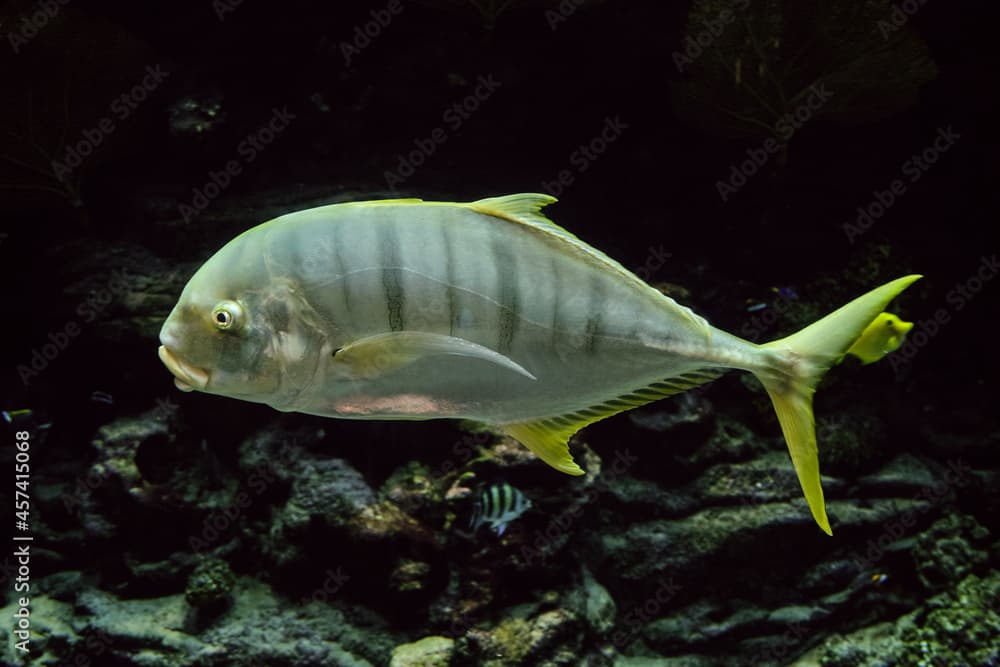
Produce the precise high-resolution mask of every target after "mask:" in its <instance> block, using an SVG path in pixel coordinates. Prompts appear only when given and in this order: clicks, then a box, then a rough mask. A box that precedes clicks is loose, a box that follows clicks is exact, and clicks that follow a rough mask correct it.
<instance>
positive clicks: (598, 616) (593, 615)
mask: <svg viewBox="0 0 1000 667" xmlns="http://www.w3.org/2000/svg"><path fill="white" fill-rule="evenodd" d="M583 593H584V618H585V620H586V621H587V625H589V626H590V629H591V630H593V631H594V632H595V633H597V634H598V635H606V634H608V633H609V632H610V631H611V629H612V628H613V627H614V625H615V614H616V613H617V607H616V606H615V600H614V598H612V597H611V593H609V592H608V589H606V588H605V587H604V586H602V585H601V584H600V582H598V581H597V579H595V578H594V576H593V575H592V574H591V573H590V570H588V569H587V568H583Z"/></svg>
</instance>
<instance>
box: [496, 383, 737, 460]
mask: <svg viewBox="0 0 1000 667" xmlns="http://www.w3.org/2000/svg"><path fill="white" fill-rule="evenodd" d="M724 372H725V371H723V370H720V369H716V368H705V369H701V370H697V371H693V372H691V373H685V374H684V375H678V376H676V377H672V378H666V379H664V380H661V381H659V382H654V383H653V384H650V385H647V386H645V387H640V388H639V389H635V390H633V391H631V392H629V393H627V394H622V395H621V396H618V397H616V398H612V399H609V400H607V401H604V402H603V403H598V404H596V405H593V406H591V407H589V408H584V409H582V410H576V411H575V412H570V413H567V414H564V415H556V416H552V417H542V418H540V419H535V420H532V421H526V422H519V423H516V424H503V425H501V427H500V428H502V429H503V431H504V433H506V434H507V435H509V436H510V437H512V438H514V439H515V440H517V441H518V442H520V443H521V444H523V445H524V446H525V447H527V448H528V449H530V450H531V451H533V452H534V453H535V455H536V456H538V458H540V459H542V460H543V461H545V462H546V463H548V464H549V465H550V466H552V467H553V468H555V469H556V470H559V471H560V472H564V473H566V474H568V475H582V474H584V471H583V469H581V468H580V466H579V465H577V464H576V461H574V460H573V457H572V455H570V453H569V439H570V438H571V437H573V434H574V433H576V432H577V431H579V430H580V429H581V428H583V427H584V426H588V425H590V424H593V423H594V422H596V421H600V420H602V419H605V418H606V417H610V416H612V415H616V414H618V413H619V412H625V411H626V410H631V409H632V408H637V407H639V406H642V405H646V404H647V403H652V402H653V401H658V400H660V399H661V398H667V397H668V396H674V395H675V394H680V393H682V392H685V391H687V390H688V389H691V388H692V387H696V386H698V385H700V384H704V383H706V382H711V381H712V380H714V379H716V378H717V377H719V376H720V375H722V374H723V373H724Z"/></svg>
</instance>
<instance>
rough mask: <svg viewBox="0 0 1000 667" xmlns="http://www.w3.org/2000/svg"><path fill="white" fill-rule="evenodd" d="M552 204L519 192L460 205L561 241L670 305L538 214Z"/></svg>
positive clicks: (543, 197) (539, 196)
mask: <svg viewBox="0 0 1000 667" xmlns="http://www.w3.org/2000/svg"><path fill="white" fill-rule="evenodd" d="M556 201H558V200H557V199H556V198H555V197H553V196H551V195H543V194H538V193H537V192H523V193H520V194H516V195H505V196H503V197H490V198H488V199H480V200H479V201H474V202H470V203H468V204H463V206H465V207H467V208H470V209H472V210H474V211H477V212H479V213H482V214H483V215H491V216H493V217H495V218H501V219H503V220H509V221H511V222H516V223H518V224H522V225H526V226H528V227H532V228H534V229H537V230H540V231H542V232H545V233H547V234H549V235H551V236H554V237H556V238H559V239H562V240H563V241H565V242H567V243H569V244H570V245H571V246H573V248H574V249H575V250H576V252H578V253H580V254H582V255H584V256H586V257H588V258H589V259H590V260H591V261H595V262H597V263H598V264H600V265H601V266H604V267H605V268H607V269H611V270H612V271H614V272H616V273H617V274H618V275H619V276H620V277H621V278H622V280H625V281H627V282H628V283H630V284H632V285H635V286H636V287H638V288H639V289H641V290H643V291H647V290H648V292H650V293H651V294H652V295H654V297H655V298H657V299H658V300H663V299H666V300H668V301H670V303H674V301H673V299H671V298H670V297H665V296H664V295H663V294H662V293H660V292H659V291H657V290H655V289H653V288H652V287H650V286H649V285H647V284H646V283H645V282H643V281H642V280H640V279H639V278H638V277H637V276H636V275H635V274H634V273H632V272H631V271H629V270H628V269H626V268H625V267H624V266H622V265H621V264H620V263H618V262H616V261H615V260H613V259H611V258H610V257H608V256H607V255H605V254H604V253H603V252H601V251H600V250H598V249H596V248H594V247H592V246H590V245H588V244H586V243H584V242H583V241H581V240H580V239H579V238H577V237H576V236H575V235H574V234H572V233H571V232H568V231H567V230H565V229H564V228H562V227H560V226H559V225H557V224H556V223H554V222H552V221H551V220H549V219H548V218H546V217H545V216H544V215H542V213H541V210H542V208H544V207H545V206H548V205H549V204H552V203H554V202H556Z"/></svg>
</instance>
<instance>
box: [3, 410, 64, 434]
mask: <svg viewBox="0 0 1000 667" xmlns="http://www.w3.org/2000/svg"><path fill="white" fill-rule="evenodd" d="M0 416H2V417H3V420H4V421H5V422H7V423H8V424H10V425H11V426H13V427H14V428H20V429H38V430H39V431H46V430H48V429H49V428H50V427H51V426H52V422H51V421H49V420H48V419H46V418H45V417H43V416H41V415H40V414H38V413H37V412H35V411H34V410H31V409H30V408H23V409H21V410H0Z"/></svg>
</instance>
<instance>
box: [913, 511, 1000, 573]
mask: <svg viewBox="0 0 1000 667" xmlns="http://www.w3.org/2000/svg"><path fill="white" fill-rule="evenodd" d="M989 539H990V531H988V530H987V529H986V528H984V527H983V526H981V525H980V524H979V523H978V522H977V521H976V520H975V519H973V518H972V517H970V516H968V515H965V514H957V513H956V514H948V515H947V516H944V517H942V518H941V519H938V520H937V521H935V522H934V524H933V525H931V527H930V528H929V529H928V530H926V531H924V532H923V533H921V534H920V536H919V537H918V538H917V543H916V546H915V547H914V549H913V551H912V553H913V562H914V564H915V565H916V569H917V576H918V577H919V578H920V583H921V584H923V586H924V588H926V589H928V590H930V591H939V590H941V589H942V588H945V587H946V586H953V585H954V584H955V583H956V582H958V581H960V580H961V579H962V578H964V577H965V575H967V574H969V573H970V572H971V571H972V570H973V569H974V568H976V567H977V566H979V565H982V564H983V563H985V562H986V561H987V560H989V551H988V549H989Z"/></svg>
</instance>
